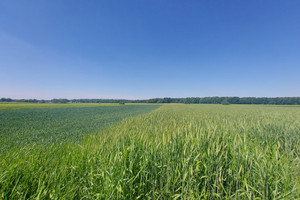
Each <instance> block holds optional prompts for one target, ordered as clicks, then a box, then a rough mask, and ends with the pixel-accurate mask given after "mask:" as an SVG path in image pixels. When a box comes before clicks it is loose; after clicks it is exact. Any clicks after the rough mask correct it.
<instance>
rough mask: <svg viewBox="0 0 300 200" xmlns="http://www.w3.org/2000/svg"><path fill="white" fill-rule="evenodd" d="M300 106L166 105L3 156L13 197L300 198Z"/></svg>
mask: <svg viewBox="0 0 300 200" xmlns="http://www.w3.org/2000/svg"><path fill="white" fill-rule="evenodd" d="M299 133H300V109H298V108H297V107H269V106H235V105H230V106H221V105H164V106H162V107H161V108H159V109H158V110H156V111H153V112H151V113H149V114H144V115H141V116H138V117H135V118H129V119H125V120H123V121H122V123H121V124H119V125H117V126H112V127H109V128H107V129H105V130H102V131H100V132H99V133H98V134H93V135H89V136H86V137H85V138H84V139H83V140H82V141H80V142H76V143H74V142H72V141H71V142H66V143H64V144H62V145H60V146H58V145H55V144H52V145H49V146H47V148H45V147H44V146H42V145H37V146H24V147H23V149H22V150H19V151H13V150H11V151H9V152H7V153H6V154H5V155H2V156H1V161H0V166H1V167H0V192H1V195H2V196H1V197H2V198H3V199H24V198H31V199H299V172H300V165H299V153H300V138H299V137H300V135H299Z"/></svg>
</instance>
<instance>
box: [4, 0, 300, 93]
mask: <svg viewBox="0 0 300 200" xmlns="http://www.w3.org/2000/svg"><path fill="white" fill-rule="evenodd" d="M191 96H194V97H195V96H197V97H203V96H240V97H243V96H256V97H262V96H267V97H274V96H300V1H299V0H294V1H292V0H291V1H290V0H281V1H277V0H266V1H260V0H249V1H246V0H243V1H241V0H236V1H230V0H229V1H224V0H216V1H211V0H195V1H190V0H189V1H184V0H181V1H175V0H169V1H166V0H155V1H152V0H151V1H150V0H149V1H147V0H136V1H123V0H122V1H121V0H120V1H115V0H108V1H98V0H95V1H84V0H82V1H75V0H69V1H63V0H51V1H49V0H28V1H24V0H22V1H18V0H14V1H12V0H2V1H0V97H11V98H37V99H51V98H128V99H144V98H152V97H191Z"/></svg>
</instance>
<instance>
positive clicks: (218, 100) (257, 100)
mask: <svg viewBox="0 0 300 200" xmlns="http://www.w3.org/2000/svg"><path fill="white" fill-rule="evenodd" d="M0 102H29V103H122V104H123V103H184V104H222V102H223V103H224V102H226V103H228V104H273V105H300V97H272V98H271V97H187V98H170V97H165V98H153V99H144V100H127V99H71V100H69V99H52V100H37V99H11V98H1V99H0Z"/></svg>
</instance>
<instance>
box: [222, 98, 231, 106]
mask: <svg viewBox="0 0 300 200" xmlns="http://www.w3.org/2000/svg"><path fill="white" fill-rule="evenodd" d="M222 105H224V106H225V105H230V103H229V102H228V100H227V99H224V100H223V101H222Z"/></svg>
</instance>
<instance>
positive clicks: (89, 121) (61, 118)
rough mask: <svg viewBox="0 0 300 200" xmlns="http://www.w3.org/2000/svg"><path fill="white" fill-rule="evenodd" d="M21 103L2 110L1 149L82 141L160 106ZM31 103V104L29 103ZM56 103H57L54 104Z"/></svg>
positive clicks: (0, 119) (0, 127) (0, 150)
mask: <svg viewBox="0 0 300 200" xmlns="http://www.w3.org/2000/svg"><path fill="white" fill-rule="evenodd" d="M6 105H9V106H8V107H9V108H12V107H11V105H18V108H26V109H8V110H7V109H3V110H0V138H1V141H0V153H1V152H3V151H7V150H8V149H11V148H13V147H16V148H18V147H23V146H24V145H25V144H33V143H34V144H40V143H43V144H44V145H47V144H51V143H63V142H65V141H66V140H73V141H80V139H81V138H82V136H83V135H87V134H91V133H95V132H97V131H99V130H100V129H103V128H105V127H107V126H109V125H112V124H115V123H117V122H120V121H121V120H122V119H124V118H126V117H133V116H136V115H138V114H143V113H146V112H149V111H151V110H153V109H155V108H157V106H144V105H143V106H137V105H135V106H96V107H91V105H90V106H88V105H82V104H78V105H75V106H76V107H74V106H69V105H71V104H65V105H63V104H59V105H53V104H50V105H49V104H48V105H47V104H42V105H44V106H46V107H42V108H41V107H39V106H40V105H36V106H37V108H32V106H34V104H24V105H23V106H22V104H6ZM27 106H29V108H28V107H27ZM53 106H54V107H53ZM56 106H59V107H56Z"/></svg>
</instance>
